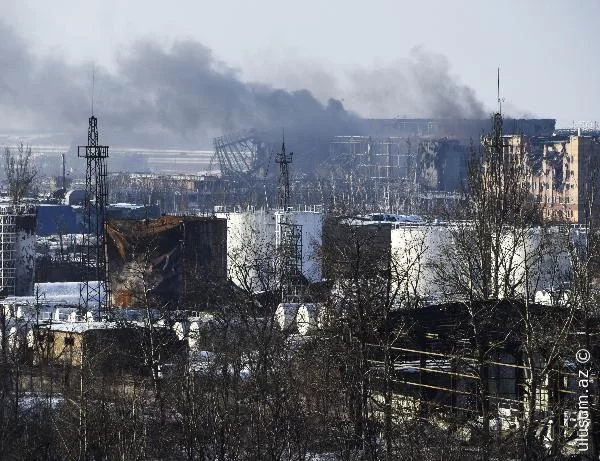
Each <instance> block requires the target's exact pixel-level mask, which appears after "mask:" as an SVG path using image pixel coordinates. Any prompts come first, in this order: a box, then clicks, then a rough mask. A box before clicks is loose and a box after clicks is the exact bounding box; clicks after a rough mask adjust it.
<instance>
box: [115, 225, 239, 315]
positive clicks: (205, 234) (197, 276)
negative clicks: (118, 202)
mask: <svg viewBox="0 0 600 461" xmlns="http://www.w3.org/2000/svg"><path fill="white" fill-rule="evenodd" d="M106 233H107V239H106V242H107V243H106V246H107V256H108V264H109V267H110V271H109V272H110V276H109V285H110V290H111V301H112V304H113V306H115V307H147V306H148V304H151V305H152V307H161V308H168V309H180V308H196V307H198V306H200V305H202V304H205V303H207V302H209V300H208V298H209V297H210V294H209V293H211V292H212V290H211V289H210V288H212V287H219V286H222V285H223V284H224V283H225V281H226V277H227V262H226V258H227V221H226V220H224V219H218V218H214V217H208V218H207V217H192V216H162V217H160V218H158V219H145V220H137V221H130V220H110V221H108V223H107V225H106Z"/></svg>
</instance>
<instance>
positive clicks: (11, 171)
mask: <svg viewBox="0 0 600 461" xmlns="http://www.w3.org/2000/svg"><path fill="white" fill-rule="evenodd" d="M4 171H5V173H6V181H7V184H8V195H9V196H10V199H11V201H12V203H13V204H14V205H18V204H20V203H21V201H22V200H23V198H24V197H25V196H26V195H27V193H28V192H29V190H30V188H31V186H32V184H33V181H34V179H35V177H36V176H37V168H36V166H35V164H34V163H33V158H32V154H31V146H27V147H25V146H24V145H23V143H21V144H19V146H18V147H17V150H16V151H15V150H11V149H10V148H8V147H7V148H6V149H5V150H4Z"/></svg>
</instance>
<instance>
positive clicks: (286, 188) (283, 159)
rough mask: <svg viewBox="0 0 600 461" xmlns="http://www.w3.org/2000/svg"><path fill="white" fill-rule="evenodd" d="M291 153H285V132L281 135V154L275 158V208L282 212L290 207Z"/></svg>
mask: <svg viewBox="0 0 600 461" xmlns="http://www.w3.org/2000/svg"><path fill="white" fill-rule="evenodd" d="M293 155H294V153H293V152H290V153H289V154H287V153H286V152H285V132H283V133H282V142H281V152H279V153H278V154H277V156H276V157H275V163H278V164H279V179H278V183H277V206H278V207H279V209H280V210H283V211H284V212H286V211H287V209H288V207H289V206H290V169H289V164H290V163H292V156H293Z"/></svg>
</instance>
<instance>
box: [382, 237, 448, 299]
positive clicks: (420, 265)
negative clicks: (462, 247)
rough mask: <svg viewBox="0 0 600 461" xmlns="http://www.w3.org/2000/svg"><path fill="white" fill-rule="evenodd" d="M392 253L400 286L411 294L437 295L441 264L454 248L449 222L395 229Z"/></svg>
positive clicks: (439, 287)
mask: <svg viewBox="0 0 600 461" xmlns="http://www.w3.org/2000/svg"><path fill="white" fill-rule="evenodd" d="M391 240H392V253H393V257H394V269H395V271H396V272H397V273H396V274H395V278H396V279H398V281H399V282H400V286H398V288H399V289H400V290H401V291H402V292H404V293H407V294H408V295H409V296H419V297H429V296H437V295H439V294H440V292H442V291H443V290H444V287H443V283H440V282H441V280H440V278H441V274H440V271H441V272H442V273H443V270H442V269H441V268H440V264H441V263H443V262H444V255H445V254H446V253H447V252H448V251H449V249H450V248H452V245H453V241H452V232H451V230H450V229H449V228H448V226H446V225H400V226H398V227H397V228H395V229H393V230H392V233H391Z"/></svg>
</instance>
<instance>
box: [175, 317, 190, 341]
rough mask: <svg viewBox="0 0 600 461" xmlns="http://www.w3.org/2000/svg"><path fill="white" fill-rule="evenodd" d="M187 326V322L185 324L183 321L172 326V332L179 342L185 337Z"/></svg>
mask: <svg viewBox="0 0 600 461" xmlns="http://www.w3.org/2000/svg"><path fill="white" fill-rule="evenodd" d="M188 326H189V325H188V322H185V321H181V322H175V323H174V324H173V331H174V332H175V334H176V335H177V339H178V340H179V341H183V339H184V338H185V336H186V335H187V333H188Z"/></svg>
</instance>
